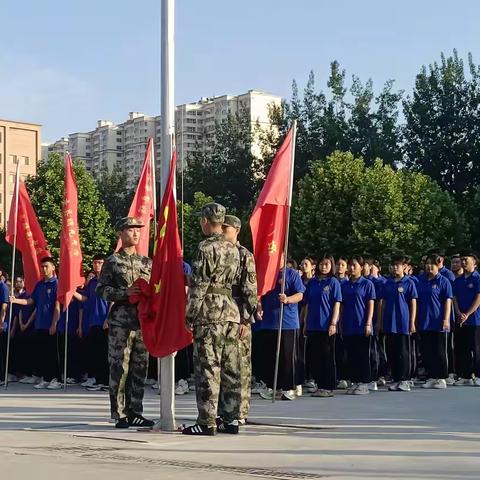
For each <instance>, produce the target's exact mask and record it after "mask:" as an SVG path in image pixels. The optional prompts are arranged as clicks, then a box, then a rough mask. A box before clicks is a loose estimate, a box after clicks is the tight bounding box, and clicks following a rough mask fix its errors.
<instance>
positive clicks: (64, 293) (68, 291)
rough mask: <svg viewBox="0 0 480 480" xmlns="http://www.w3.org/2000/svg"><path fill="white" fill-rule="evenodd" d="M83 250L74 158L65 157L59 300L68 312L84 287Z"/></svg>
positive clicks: (68, 155)
mask: <svg viewBox="0 0 480 480" xmlns="http://www.w3.org/2000/svg"><path fill="white" fill-rule="evenodd" d="M83 282H84V279H83V276H82V250H81V248H80V235H79V233H78V197H77V184H76V182H75V175H74V173H73V166H72V157H71V156H70V154H69V153H67V155H65V193H64V196H63V205H62V232H61V235H60V268H59V278H58V290H57V299H58V301H59V302H60V303H61V304H62V305H63V309H64V310H66V309H67V308H68V305H69V304H70V301H71V299H72V296H73V294H74V293H75V290H76V289H77V287H80V286H81V285H83Z"/></svg>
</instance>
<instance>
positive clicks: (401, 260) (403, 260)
mask: <svg viewBox="0 0 480 480" xmlns="http://www.w3.org/2000/svg"><path fill="white" fill-rule="evenodd" d="M395 263H402V264H407V265H409V264H410V259H409V258H408V257H406V256H405V255H394V256H393V257H392V259H391V260H390V265H394V264H395Z"/></svg>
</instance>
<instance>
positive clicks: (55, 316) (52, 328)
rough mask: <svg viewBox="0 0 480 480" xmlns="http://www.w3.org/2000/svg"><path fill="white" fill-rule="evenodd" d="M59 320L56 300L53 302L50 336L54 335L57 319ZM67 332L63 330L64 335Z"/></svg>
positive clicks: (58, 308) (58, 303)
mask: <svg viewBox="0 0 480 480" xmlns="http://www.w3.org/2000/svg"><path fill="white" fill-rule="evenodd" d="M59 318H60V302H59V301H58V300H57V301H56V302H55V308H54V309H53V317H52V325H51V326H50V335H55V334H56V333H57V325H58V319H59ZM66 334H67V331H66V329H65V335H66Z"/></svg>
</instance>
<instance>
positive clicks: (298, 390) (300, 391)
mask: <svg viewBox="0 0 480 480" xmlns="http://www.w3.org/2000/svg"><path fill="white" fill-rule="evenodd" d="M295 395H296V396H297V397H301V396H302V395H303V388H302V386H301V385H297V388H295Z"/></svg>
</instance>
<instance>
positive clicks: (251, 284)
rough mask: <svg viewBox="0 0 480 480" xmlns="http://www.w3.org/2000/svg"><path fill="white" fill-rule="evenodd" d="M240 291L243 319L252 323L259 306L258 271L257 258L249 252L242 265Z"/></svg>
mask: <svg viewBox="0 0 480 480" xmlns="http://www.w3.org/2000/svg"><path fill="white" fill-rule="evenodd" d="M240 280H241V281H240V291H241V296H242V306H243V308H242V310H243V311H241V312H240V314H241V316H242V317H241V319H240V320H241V321H242V322H244V323H251V318H252V314H253V313H254V312H255V309H256V308H257V273H256V270H255V260H254V258H253V255H252V254H251V253H250V252H248V253H246V254H245V263H244V265H243V266H242V273H241V277H240Z"/></svg>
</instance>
